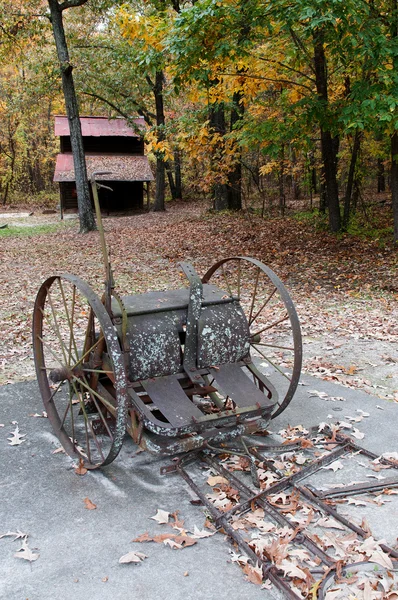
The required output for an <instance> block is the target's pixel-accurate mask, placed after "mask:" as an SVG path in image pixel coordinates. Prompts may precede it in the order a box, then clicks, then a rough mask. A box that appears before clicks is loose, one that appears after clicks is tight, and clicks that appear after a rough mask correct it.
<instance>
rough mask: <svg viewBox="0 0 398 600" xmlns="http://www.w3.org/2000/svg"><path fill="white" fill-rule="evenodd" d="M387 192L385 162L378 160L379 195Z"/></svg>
mask: <svg viewBox="0 0 398 600" xmlns="http://www.w3.org/2000/svg"><path fill="white" fill-rule="evenodd" d="M385 191H386V175H385V171H384V162H383V160H382V159H381V158H378V159H377V193H378V194H380V193H381V192H385Z"/></svg>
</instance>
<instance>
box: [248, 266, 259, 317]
mask: <svg viewBox="0 0 398 600" xmlns="http://www.w3.org/2000/svg"><path fill="white" fill-rule="evenodd" d="M259 277H260V267H257V274H256V282H255V284H254V290H253V296H252V302H251V306H250V313H249V318H248V321H249V326H250V323H251V319H252V314H253V309H254V303H255V301H256V296H257V286H258V280H259Z"/></svg>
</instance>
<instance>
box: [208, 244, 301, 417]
mask: <svg viewBox="0 0 398 600" xmlns="http://www.w3.org/2000/svg"><path fill="white" fill-rule="evenodd" d="M202 282H203V283H209V282H210V283H212V284H215V285H217V287H219V288H221V289H223V290H225V291H226V293H227V295H228V296H230V297H233V298H235V299H237V298H238V299H239V301H240V304H241V306H242V308H243V311H244V312H245V315H246V318H247V320H248V323H249V327H250V336H251V339H250V346H251V354H252V355H253V356H257V357H258V358H260V359H262V360H264V361H265V366H266V367H267V371H268V370H270V371H271V377H273V378H276V379H277V380H278V383H277V384H276V383H275V384H274V385H275V387H276V388H277V390H278V396H279V398H278V401H277V403H276V405H275V408H274V410H273V412H272V418H275V417H276V416H277V415H279V414H280V413H281V412H282V411H283V410H285V408H286V407H287V405H288V404H289V402H290V401H291V399H292V398H293V395H294V392H295V391H296V388H297V385H298V382H299V379H300V372H301V363H302V341H301V331H300V324H299V320H298V317H297V313H296V309H295V308H294V305H293V302H292V299H291V298H290V296H289V293H288V291H287V289H286V288H285V286H284V285H283V283H282V282H281V280H280V279H279V277H278V276H277V275H276V274H275V273H274V272H273V271H272V270H271V269H270V268H269V267H267V266H266V265H264V264H263V263H261V262H260V261H258V260H256V259H254V258H248V257H242V256H237V257H231V258H225V259H223V260H221V261H219V262H217V263H216V264H215V265H213V266H212V267H211V268H210V269H209V271H207V273H206V274H205V276H204V277H203V279H202ZM253 377H254V380H255V382H256V383H257V385H258V386H259V388H260V389H262V384H261V382H260V381H259V380H258V379H257V378H256V377H255V375H254V376H253Z"/></svg>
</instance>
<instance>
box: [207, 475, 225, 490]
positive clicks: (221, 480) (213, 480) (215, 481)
mask: <svg viewBox="0 0 398 600" xmlns="http://www.w3.org/2000/svg"><path fill="white" fill-rule="evenodd" d="M207 483H208V484H209V485H210V486H211V487H214V486H215V485H217V484H220V483H225V484H226V485H229V481H228V479H226V478H225V477H222V476H221V475H214V476H213V475H212V476H211V477H209V478H208V480H207Z"/></svg>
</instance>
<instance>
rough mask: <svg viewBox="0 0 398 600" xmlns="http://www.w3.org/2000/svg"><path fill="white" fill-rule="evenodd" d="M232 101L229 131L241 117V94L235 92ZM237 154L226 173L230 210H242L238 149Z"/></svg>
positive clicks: (239, 155)
mask: <svg viewBox="0 0 398 600" xmlns="http://www.w3.org/2000/svg"><path fill="white" fill-rule="evenodd" d="M232 102H233V106H232V110H231V127H230V129H231V131H233V129H234V127H235V125H236V123H238V121H240V120H241V119H242V118H243V113H244V107H243V104H242V94H241V93H240V92H235V93H234V95H233V100H232ZM237 154H238V156H237V157H236V158H237V162H236V164H235V167H234V169H233V171H232V172H231V173H230V174H229V175H228V208H229V209H230V210H242V163H241V153H240V151H239V152H238V153H237Z"/></svg>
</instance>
